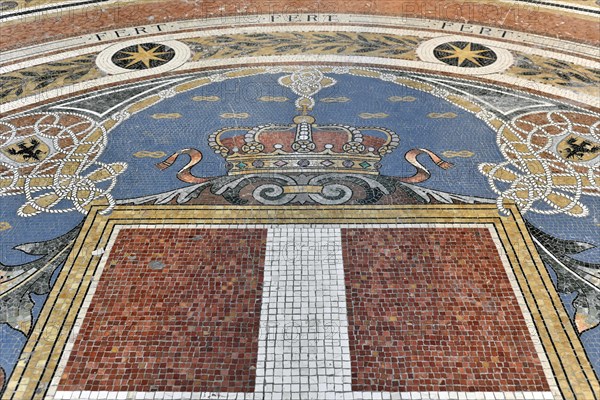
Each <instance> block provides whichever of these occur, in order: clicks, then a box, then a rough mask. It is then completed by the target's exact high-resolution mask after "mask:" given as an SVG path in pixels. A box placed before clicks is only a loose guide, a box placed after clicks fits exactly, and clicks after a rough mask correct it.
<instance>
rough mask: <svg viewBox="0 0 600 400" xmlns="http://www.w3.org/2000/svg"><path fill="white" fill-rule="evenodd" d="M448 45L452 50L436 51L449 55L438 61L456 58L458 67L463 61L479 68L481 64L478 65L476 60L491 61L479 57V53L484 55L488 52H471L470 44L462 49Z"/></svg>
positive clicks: (484, 57) (485, 57)
mask: <svg viewBox="0 0 600 400" xmlns="http://www.w3.org/2000/svg"><path fill="white" fill-rule="evenodd" d="M448 44H449V45H450V47H452V50H438V51H441V52H444V53H449V54H450V55H449V56H446V57H442V58H440V60H446V59H450V58H457V59H458V66H459V67H460V66H461V65H462V64H463V62H465V60H468V61H471V62H472V63H473V64H475V65H477V66H479V67H481V64H480V63H479V61H477V59H488V60H489V59H491V57H487V56H482V55H481V53H485V52H487V51H488V50H472V49H471V43H467V45H466V46H465V47H464V48H462V49H461V48H460V47H457V46H455V45H453V44H452V43H448Z"/></svg>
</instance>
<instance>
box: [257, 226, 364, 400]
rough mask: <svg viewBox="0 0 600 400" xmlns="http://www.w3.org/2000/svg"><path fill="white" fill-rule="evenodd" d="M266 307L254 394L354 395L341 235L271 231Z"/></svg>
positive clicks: (332, 231)
mask: <svg viewBox="0 0 600 400" xmlns="http://www.w3.org/2000/svg"><path fill="white" fill-rule="evenodd" d="M262 301H263V303H262V312H261V319H260V333H259V347H258V365H257V368H256V370H257V377H256V390H255V392H256V393H258V394H261V393H262V394H263V395H264V399H266V400H271V399H272V400H275V399H282V398H288V397H289V396H290V394H291V393H296V394H299V395H300V398H302V399H317V400H320V399H323V400H324V399H328V398H340V396H341V397H342V398H343V395H344V393H348V392H351V390H352V387H351V383H352V371H351V365H350V345H349V339H348V317H347V311H346V293H345V282H344V266H343V261H342V239H341V230H339V229H332V228H325V227H323V228H312V229H311V228H298V227H294V226H282V227H277V228H272V229H269V231H268V241H267V251H266V257H265V270H264V286H263V299H262ZM289 398H292V397H289Z"/></svg>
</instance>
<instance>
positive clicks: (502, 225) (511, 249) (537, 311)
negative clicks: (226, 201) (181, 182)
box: [2, 204, 600, 400]
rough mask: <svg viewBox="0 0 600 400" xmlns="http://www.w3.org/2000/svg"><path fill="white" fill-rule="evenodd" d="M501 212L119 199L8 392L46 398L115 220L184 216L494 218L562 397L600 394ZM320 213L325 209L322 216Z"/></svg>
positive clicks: (564, 318)
mask: <svg viewBox="0 0 600 400" xmlns="http://www.w3.org/2000/svg"><path fill="white" fill-rule="evenodd" d="M508 208H509V209H510V211H511V216H509V217H501V216H499V214H498V211H497V209H496V207H495V205H488V204H485V205H454V204H453V205H427V206H423V205H418V206H414V205H411V206H369V207H364V206H316V207H310V208H308V207H298V206H291V207H242V206H238V207H223V206H186V207H181V206H118V207H116V208H115V209H114V211H113V213H112V214H111V215H110V216H102V215H100V214H99V212H100V211H101V210H102V209H103V207H102V206H96V207H94V208H93V209H92V210H91V212H90V214H89V215H88V217H87V219H86V221H85V223H84V225H83V228H82V230H81V233H80V234H79V237H78V238H77V240H76V242H75V244H74V246H73V250H72V251H71V254H70V255H69V257H68V259H67V262H66V264H65V267H64V268H63V270H62V272H61V274H60V275H59V277H58V280H57V282H56V284H55V285H54V289H53V290H52V292H51V293H50V296H49V298H48V300H47V301H46V304H45V306H44V308H43V310H42V312H41V314H40V317H39V319H38V322H37V323H36V325H35V327H34V329H33V333H32V334H31V337H30V338H29V340H28V342H27V344H26V346H25V349H24V351H23V355H22V356H21V358H20V360H19V362H18V364H17V367H16V369H15V371H14V373H13V374H12V376H11V378H10V381H9V382H8V386H7V390H6V392H5V394H4V396H3V397H2V399H3V400H9V399H10V400H17V399H43V398H44V396H45V393H46V391H47V388H48V385H49V383H50V382H51V380H52V377H53V375H54V373H55V370H56V368H57V365H58V362H59V360H60V357H61V354H62V352H63V349H64V347H65V345H66V341H67V338H68V337H69V334H70V332H71V330H72V328H73V325H74V323H75V320H76V318H77V314H78V312H79V310H80V307H81V306H82V304H83V301H84V299H85V296H86V293H87V291H88V288H89V286H90V284H91V282H92V279H93V276H94V274H95V272H96V269H97V268H98V265H99V263H100V260H101V258H100V257H95V256H94V255H93V254H92V253H93V252H94V250H96V249H102V248H105V247H106V246H107V242H108V240H109V237H110V235H111V232H112V231H113V229H114V228H115V226H123V225H125V226H136V225H147V224H151V225H156V224H161V225H177V224H179V225H181V224H190V223H193V224H202V223H204V224H356V223H359V224H360V223H376V224H400V223H401V224H431V223H444V224H491V225H493V226H494V228H495V230H496V232H497V234H498V237H499V238H500V241H501V243H502V246H503V247H504V250H505V252H506V256H507V258H508V260H509V262H510V264H511V266H512V268H513V270H514V273H515V275H516V278H517V281H518V284H519V287H520V289H521V292H522V294H523V296H524V298H525V301H526V304H527V307H528V308H529V310H530V313H531V316H532V318H533V321H534V324H535V328H536V329H537V332H538V335H539V337H540V340H541V343H542V345H543V347H544V349H545V352H546V355H547V357H548V360H549V362H550V365H551V367H552V369H553V372H554V376H555V379H556V382H557V384H558V387H559V389H560V391H561V393H562V395H563V397H564V398H565V399H593V398H598V397H599V396H600V382H599V381H598V378H597V377H596V375H595V373H594V370H593V369H592V367H591V365H590V363H589V360H588V359H587V356H586V354H585V351H584V348H583V346H582V344H581V342H580V340H579V337H578V335H577V334H576V333H575V330H574V328H573V326H572V324H571V322H570V320H569V316H568V314H567V312H566V311H565V309H564V306H563V304H562V302H561V300H560V297H559V296H558V294H557V292H556V290H555V288H554V285H553V283H552V280H551V278H550V276H549V274H548V272H547V270H546V268H545V266H544V265H543V263H542V261H541V259H540V257H539V255H538V254H537V252H536V251H535V246H534V244H533V241H532V239H531V237H530V236H529V234H528V232H527V228H526V226H525V223H524V221H523V219H522V217H521V215H520V214H519V212H518V209H517V208H516V207H515V206H514V205H511V206H509V207H508ZM319 216H322V217H319Z"/></svg>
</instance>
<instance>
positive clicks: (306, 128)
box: [209, 115, 400, 175]
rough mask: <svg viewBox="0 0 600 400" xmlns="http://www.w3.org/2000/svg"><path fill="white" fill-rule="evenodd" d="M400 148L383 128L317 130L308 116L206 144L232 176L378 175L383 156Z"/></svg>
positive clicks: (215, 136) (214, 137)
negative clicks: (284, 173)
mask: <svg viewBox="0 0 600 400" xmlns="http://www.w3.org/2000/svg"><path fill="white" fill-rule="evenodd" d="M363 132H365V133H363ZM399 144H400V138H399V136H398V135H397V134H396V133H395V132H393V131H391V130H389V129H386V128H380V127H361V128H355V127H352V126H348V125H338V124H330V125H318V124H316V123H315V119H314V118H313V117H312V116H310V115H299V116H296V117H295V118H294V123H293V124H290V125H275V124H268V125H260V126H257V127H254V128H248V127H236V128H224V129H220V130H218V131H216V132H214V133H212V134H211V135H210V136H209V145H210V146H211V148H212V149H213V150H214V151H215V153H217V154H220V155H221V156H223V157H224V158H225V160H226V161H227V168H228V170H229V174H230V175H240V174H255V173H266V172H304V173H327V172H343V173H361V174H373V175H376V174H379V168H380V167H381V164H380V161H381V159H382V158H383V156H385V155H386V154H389V153H391V152H392V151H394V150H395V149H396V147H398V145H399Z"/></svg>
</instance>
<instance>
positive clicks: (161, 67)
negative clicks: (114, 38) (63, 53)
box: [96, 40, 191, 75]
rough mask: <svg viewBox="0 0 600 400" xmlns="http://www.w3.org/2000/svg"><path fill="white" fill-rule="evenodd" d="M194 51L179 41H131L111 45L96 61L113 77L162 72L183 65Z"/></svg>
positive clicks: (99, 66)
mask: <svg viewBox="0 0 600 400" xmlns="http://www.w3.org/2000/svg"><path fill="white" fill-rule="evenodd" d="M190 55H191V52H190V48H189V47H188V46H186V45H185V44H183V43H181V42H178V41H176V40H164V41H163V40H161V41H153V42H140V41H128V42H125V43H117V44H114V45H112V46H108V47H107V48H106V49H104V50H103V51H102V52H101V53H100V54H98V57H97V58H96V65H97V66H98V68H100V69H101V70H102V71H104V72H106V73H107V74H110V75H116V74H124V73H147V72H151V73H155V74H158V73H162V72H167V71H170V70H173V69H175V68H177V67H179V66H181V65H183V64H184V63H185V62H186V61H187V60H188V59H189V58H190Z"/></svg>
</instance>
